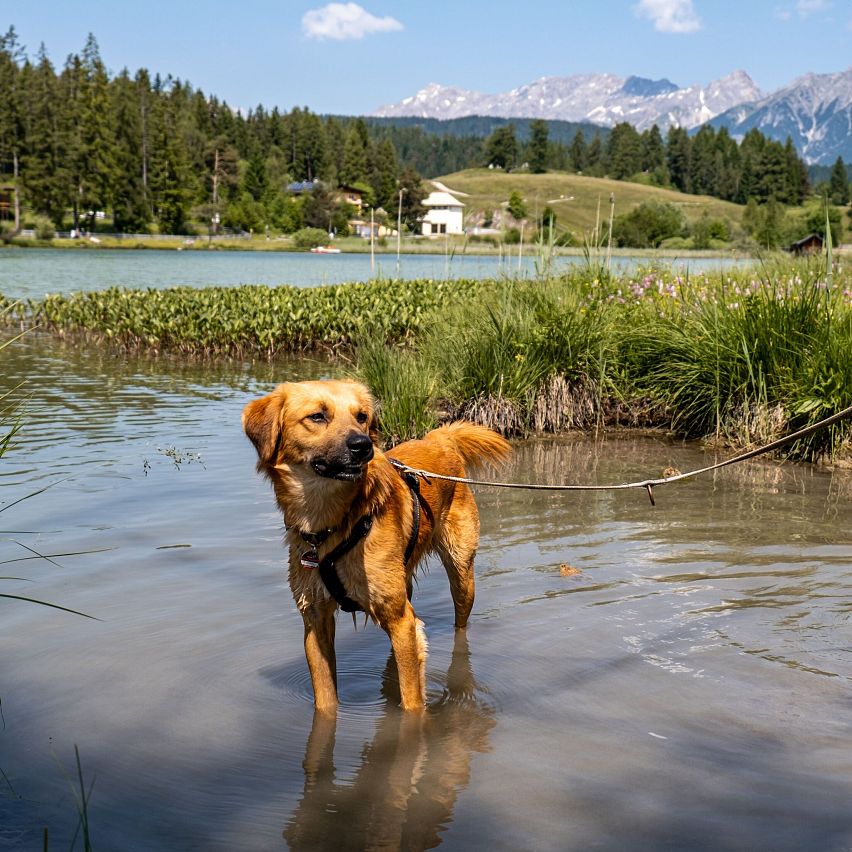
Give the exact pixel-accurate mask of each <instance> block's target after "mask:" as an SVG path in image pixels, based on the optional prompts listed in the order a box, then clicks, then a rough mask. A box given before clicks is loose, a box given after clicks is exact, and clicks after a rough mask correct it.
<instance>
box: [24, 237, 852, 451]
mask: <svg viewBox="0 0 852 852" xmlns="http://www.w3.org/2000/svg"><path fill="white" fill-rule="evenodd" d="M589 257H590V262H589V263H588V265H587V266H586V267H585V268H583V267H580V268H577V269H575V270H573V271H571V272H569V273H567V274H564V275H553V274H552V273H551V274H549V275H542V276H541V277H538V278H536V279H531V280H515V279H506V280H492V281H393V282H391V281H374V282H370V283H368V284H350V285H339V286H336V287H319V288H314V289H304V290H300V289H296V288H292V287H278V288H274V287H254V286H247V287H237V288H209V289H201V290H195V289H189V288H178V289H173V290H148V291H125V290H119V289H113V290H108V291H104V292H101V293H90V294H75V295H71V296H63V297H59V296H49V297H47V298H46V299H44V300H43V301H41V302H33V303H31V304H29V305H28V306H25V308H24V309H23V310H22V309H21V308H20V307H19V308H17V309H13V311H14V310H16V311H17V312H18V314H19V315H20V314H24V315H25V318H26V319H28V320H30V321H32V320H36V321H38V322H39V323H40V324H41V325H43V326H45V327H47V328H49V329H52V330H54V331H57V332H60V333H69V332H70V333H72V334H91V335H94V337H95V338H96V339H98V340H102V341H110V342H114V343H118V344H119V345H122V346H139V347H150V348H153V349H156V350H160V349H162V350H165V349H171V350H175V351H178V352H185V353H190V354H202V355H204V354H239V355H255V356H263V357H273V356H275V355H278V354H281V353H287V352H294V351H296V352H298V351H301V350H305V349H321V350H322V349H325V350H327V351H329V352H332V353H341V352H346V353H348V354H347V357H351V358H352V359H353V362H354V370H355V371H356V372H357V374H358V375H359V376H360V377H361V378H362V379H364V380H365V381H366V382H367V383H368V384H369V385H370V386H371V387H373V389H374V391H375V392H376V394H377V396H378V398H379V401H380V417H381V420H382V428H383V429H384V431H385V432H386V433H387V434H388V435H389V436H391V438H392V440H398V439H403V438H406V437H411V436H413V435H416V434H420V433H422V432H423V431H425V430H426V429H428V428H429V427H430V426H431V425H433V424H434V423H435V422H437V421H440V420H442V419H446V418H449V417H457V416H465V417H470V418H473V419H476V420H478V421H480V422H484V423H487V424H488V425H490V426H493V427H495V428H498V429H500V430H501V431H503V432H504V433H506V434H525V433H527V432H541V431H551V432H560V431H564V430H566V429H572V428H590V427H596V428H599V427H602V426H605V425H608V424H610V423H616V422H617V423H620V424H623V423H627V424H636V425H642V426H660V427H663V428H667V429H671V430H673V431H674V432H676V433H678V434H682V435H686V436H691V437H704V438H713V439H714V440H717V441H722V442H727V443H730V444H732V445H736V446H744V445H748V444H753V443H756V442H762V441H764V440H767V441H768V440H771V439H772V438H774V437H777V436H778V435H780V434H781V433H784V432H788V431H792V430H793V429H795V428H798V427H800V426H804V425H807V424H809V423H812V422H815V421H817V420H819V419H821V418H822V417H824V416H825V415H827V414H829V413H831V412H833V411H836V410H839V409H841V408H844V407H846V406H847V405H849V404H850V403H852V358H850V357H849V353H850V352H852V276H850V273H849V272H848V271H846V270H843V269H842V268H841V267H839V266H838V267H837V268H836V269H835V270H834V271H833V281H832V282H831V286H829V283H828V282H829V279H828V275H827V272H828V267H827V265H826V262H825V258H816V259H812V260H809V261H808V260H804V261H798V262H793V261H791V260H790V259H789V258H785V259H784V261H783V262H777V261H773V262H766V263H764V264H762V265H760V266H759V267H757V268H755V267H752V268H745V269H741V270H737V271H726V272H719V273H714V274H701V275H693V276H691V277H690V276H680V275H678V274H676V273H673V272H672V271H671V270H667V269H658V268H654V267H649V268H647V269H643V270H640V271H638V272H636V273H633V274H631V275H622V276H615V275H610V274H609V273H608V271H607V270H605V269H603V268H602V267H601V266H600V264H598V263H593V262H591V260H593V259H594V258H593V257H592V255H591V253H590V255H589ZM849 435H850V428H849V425H848V424H844V425H841V426H837V427H835V428H834V429H833V430H830V431H826V432H824V433H819V434H817V435H814V436H811V437H810V438H808V439H806V440H805V441H803V442H799V443H798V444H796V445H794V446H793V447H792V448H791V449H790V455H792V456H795V457H800V458H807V459H816V458H819V457H821V456H823V455H825V454H831V453H833V452H835V451H836V450H837V449H838V448H840V447H841V446H842V445H844V443H846V444H847V445H848V441H849Z"/></svg>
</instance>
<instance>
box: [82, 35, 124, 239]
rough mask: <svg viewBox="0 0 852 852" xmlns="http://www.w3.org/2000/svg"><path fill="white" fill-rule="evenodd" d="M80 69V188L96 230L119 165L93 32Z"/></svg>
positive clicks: (103, 71)
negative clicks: (99, 214) (115, 159)
mask: <svg viewBox="0 0 852 852" xmlns="http://www.w3.org/2000/svg"><path fill="white" fill-rule="evenodd" d="M81 71H82V75H81V78H80V83H81V92H80V114H79V137H78V138H79V143H80V146H79V149H78V157H79V159H78V172H77V179H78V184H77V192H78V201H79V204H80V207H81V209H82V210H84V211H85V214H86V216H87V218H88V229H89V230H90V231H93V230H94V228H95V216H96V213H97V211H99V210H105V209H106V208H107V207H109V206H111V203H112V198H113V193H112V189H113V184H114V182H115V176H116V174H115V172H116V169H115V162H114V158H113V154H114V148H115V137H114V133H113V127H114V122H113V121H112V117H111V115H110V98H109V88H108V87H109V80H108V78H107V73H106V68H105V67H104V64H103V62H102V61H101V57H100V53H99V51H98V43H97V41H96V40H95V37H94V36H93V35H92V34H91V33H90V34H89V37H88V39H87V40H86V45H85V47H84V48H83V61H82V66H81Z"/></svg>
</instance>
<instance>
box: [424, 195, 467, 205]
mask: <svg viewBox="0 0 852 852" xmlns="http://www.w3.org/2000/svg"><path fill="white" fill-rule="evenodd" d="M423 206H424V207H464V204H462V203H461V201H459V200H458V198H454V197H453V196H452V195H450V193H449V192H430V193H429V196H428V197H427V198H424V199H423Z"/></svg>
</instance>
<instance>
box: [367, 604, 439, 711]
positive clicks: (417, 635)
mask: <svg viewBox="0 0 852 852" xmlns="http://www.w3.org/2000/svg"><path fill="white" fill-rule="evenodd" d="M377 615H378V620H379V624H381V626H382V628H383V629H384V630H385V632H386V633H387V634H388V636H389V637H390V641H391V646H392V647H393V655H394V657H395V658H396V667H397V671H398V672H399V693H400V698H401V699H402V700H401V704H402V709H403V710H422V709H423V705H424V704H425V702H426V652H427V645H426V633H425V631H424V629H423V622H422V621H420V619H419V618H417V616H415V614H414V609H413V607H412V606H411V604H410V603H409V602H408V600H407V599H406V600H405V605H404V608H403V609H402V610H401V611H400V610H396V611H384V612H379V613H377Z"/></svg>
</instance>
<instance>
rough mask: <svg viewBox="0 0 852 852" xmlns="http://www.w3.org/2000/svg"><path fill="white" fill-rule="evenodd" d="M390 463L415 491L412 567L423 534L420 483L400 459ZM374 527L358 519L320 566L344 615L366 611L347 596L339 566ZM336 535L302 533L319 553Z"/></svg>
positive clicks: (408, 549)
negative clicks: (337, 565) (320, 548)
mask: <svg viewBox="0 0 852 852" xmlns="http://www.w3.org/2000/svg"><path fill="white" fill-rule="evenodd" d="M388 461H389V462H390V463H391V464H392V465H393V466H394V467H395V468H396V470H397V471H398V472H399V474H400V476H401V477H402V478H403V479H404V480H405V484H406V485H408V487H409V488H410V489H411V510H412V523H411V534H410V535H409V537H408V545H407V546H406V548H405V558H404V563H405V565H408V562H409V560H410V559H411V556H412V554H413V553H414V548H415V547H417V539H418V537H419V535H420V499H421V498H420V480H419V479H418V478H417V474H415V473H411V472H410V471H409V470H407V469H406V467H405V465H403V464H402V462H398V461H397V460H396V459H391V458H389V459H388ZM372 526H373V517H372V515H363V516H362V517H361V518H359V519H358V521H357V522H356V524H355V526H354V527H352V531H351V532H350V533H349V535H348V536H347V537H346V538H345V539H343V541H341V542H340V544H338V545H337V547H335V548H334V550H332V551H331V552H329V553H327V554H326V555H325V556H324V557H323V558H322V559H320V560H319V562H318V563H316V567H317V569H318V571H319V575H320V579H321V580H322V581H323V583H324V584H325V587H326V589H327V590H328V593H329V594H330V595H331V596H332V597H333V598H334V599H335V601H337V604H338V606H339V607H340V608H341V609H342V610H343V611H344V612H363V611H364V607H363V606H361V604H359V603H358V601H355V600H352V598H350V597H349V595H347V594H346V589H345V588H344V586H343V583H342V582H341V580H340V576H339V575H338V573H337V568H336V567H335V563H336V562H337V561H338V560H339V559H340V558H341V557H343V556H345V555H346V554H347V553H349V551H350V550H352V548H354V547H355V546H356V545H357V544H358V543H359V542H360V541H361V539H363V538H366V536H367V534H368V533H369V532H370V530H371V529H372ZM332 532H333V530H323V531H322V532H320V533H301V536H302V538H303V539H304V540H305V541H306V542H308V544H310V545H311V547H312V549H313V552H314V553H315V552H316V549H317V547H318V546H319V545H320V544H322V543H323V542H324V541H325V540H326V539H327V538H328V537H329V536H330V535H331V533H332ZM311 564H312V563H311V562H309V561H306V560H305V558H304V557H303V558H302V565H303V566H305V567H310V566H311Z"/></svg>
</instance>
